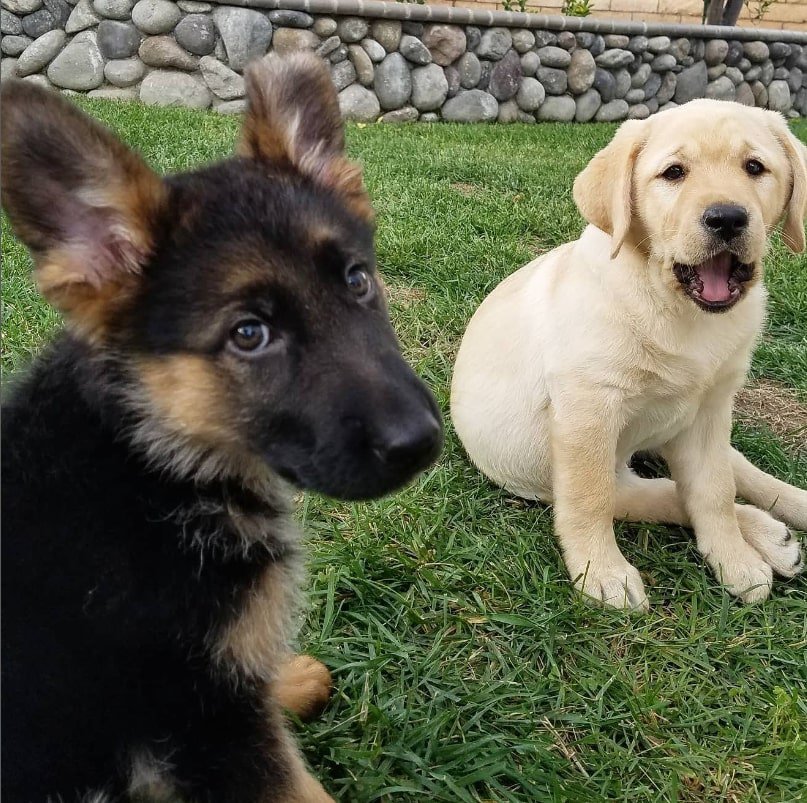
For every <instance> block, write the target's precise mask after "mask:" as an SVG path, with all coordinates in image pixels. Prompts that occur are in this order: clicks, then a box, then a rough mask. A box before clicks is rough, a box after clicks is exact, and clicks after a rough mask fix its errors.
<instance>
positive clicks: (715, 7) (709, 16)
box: [706, 0, 723, 25]
mask: <svg viewBox="0 0 807 803" xmlns="http://www.w3.org/2000/svg"><path fill="white" fill-rule="evenodd" d="M722 22H723V0H710V2H709V8H708V10H707V11H706V24H707V25H720V24H721V23H722Z"/></svg>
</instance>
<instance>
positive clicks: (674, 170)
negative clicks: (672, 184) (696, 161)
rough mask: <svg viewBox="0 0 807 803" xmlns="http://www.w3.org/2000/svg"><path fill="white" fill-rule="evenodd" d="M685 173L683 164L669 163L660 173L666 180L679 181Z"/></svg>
mask: <svg viewBox="0 0 807 803" xmlns="http://www.w3.org/2000/svg"><path fill="white" fill-rule="evenodd" d="M685 175H686V170H684V167H683V165H670V166H669V167H668V168H667V169H666V170H665V171H664V172H663V173H662V174H661V177H662V178H663V179H666V180H667V181H679V180H680V179H682V178H683V177H684V176H685Z"/></svg>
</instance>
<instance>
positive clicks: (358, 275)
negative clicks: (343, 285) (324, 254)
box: [345, 265, 373, 298]
mask: <svg viewBox="0 0 807 803" xmlns="http://www.w3.org/2000/svg"><path fill="white" fill-rule="evenodd" d="M345 281H346V282H347V286H348V289H349V290H350V292H351V293H353V295H354V296H356V297H357V298H366V297H367V296H368V295H369V294H370V291H371V290H372V289H373V280H372V279H371V278H370V274H368V273H367V271H366V270H365V269H364V268H362V267H361V266H360V265H354V266H353V267H351V268H348V271H347V275H346V276H345Z"/></svg>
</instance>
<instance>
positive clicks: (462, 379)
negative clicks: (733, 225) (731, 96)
mask: <svg viewBox="0 0 807 803" xmlns="http://www.w3.org/2000/svg"><path fill="white" fill-rule="evenodd" d="M749 159H756V160H758V161H760V162H762V164H763V165H764V166H765V168H766V171H765V172H764V173H763V174H762V175H759V176H752V175H749V173H748V172H747V170H746V163H747V161H748V160H749ZM672 163H677V164H682V165H683V166H684V167H685V168H686V175H685V177H684V178H683V179H681V180H680V181H670V180H667V179H665V178H663V177H662V175H661V174H662V173H663V172H664V171H665V170H666V169H667V167H669V165H670V164H672ZM574 195H575V200H576V202H577V204H578V206H579V208H580V210H581V212H582V214H583V215H584V217H585V218H586V219H587V220H588V221H589V223H590V224H591V225H589V226H588V227H587V228H586V229H585V231H584V232H583V234H582V236H581V237H580V239H579V240H576V241H575V242H572V243H568V244H566V245H563V246H560V247H559V248H556V249H555V250H554V251H551V252H550V253H548V254H546V255H544V256H541V257H539V258H538V259H536V260H534V261H533V262H531V263H529V264H528V265H526V266H525V267H523V268H522V269H521V270H519V271H517V272H516V273H514V274H513V275H512V276H510V277H509V278H508V279H506V280H505V281H503V282H502V283H501V284H500V285H499V286H498V287H497V288H496V289H495V290H494V291H493V292H492V293H491V294H490V295H489V296H488V297H487V298H486V299H485V301H484V302H483V303H482V305H481V306H480V308H479V309H478V310H477V312H476V314H475V315H474V317H473V319H472V320H471V322H470V324H469V326H468V330H467V331H466V333H465V337H464V339H463V342H462V346H461V348H460V351H459V355H458V357H457V363H456V367H455V371H454V378H453V383H452V393H451V409H452V416H453V422H454V426H455V428H456V430H457V433H458V434H459V437H460V439H461V440H462V442H463V444H464V446H465V448H466V450H467V452H468V454H469V456H470V457H471V459H472V460H473V462H474V463H475V464H476V465H477V466H478V467H479V468H480V469H481V470H482V471H483V472H484V473H485V474H486V475H487V476H488V477H489V478H490V479H492V480H493V481H495V482H496V483H498V484H500V485H501V486H503V487H504V488H505V489H507V490H508V491H510V492H512V493H514V494H517V495H519V496H522V497H525V498H529V499H539V500H542V501H544V502H547V503H552V504H553V505H554V514H555V530H556V533H557V535H558V538H559V540H560V543H561V547H562V549H563V553H564V557H565V560H566V565H567V567H568V570H569V573H570V575H571V577H572V579H573V580H574V582H575V584H576V585H577V587H578V588H579V589H581V590H582V591H583V592H584V593H586V594H587V595H589V596H591V597H593V598H595V599H596V600H599V601H601V602H604V603H606V604H609V605H613V606H615V607H629V608H646V607H647V604H648V603H647V597H646V593H645V589H644V585H643V583H642V580H641V578H640V576H639V572H638V571H637V570H636V569H635V568H634V567H633V566H632V565H631V564H630V563H628V561H627V560H626V559H625V557H624V556H623V555H622V552H621V551H620V549H619V547H618V546H617V543H616V539H615V536H614V528H613V519H614V518H617V519H626V520H629V521H637V520H643V521H656V522H670V523H677V524H681V525H685V526H691V527H692V528H693V529H694V531H695V536H696V540H697V545H698V549H699V550H700V551H701V553H702V554H703V555H704V557H705V559H706V561H707V563H708V564H709V566H710V567H711V568H712V570H713V571H714V573H715V575H716V576H717V577H718V578H719V579H720V580H721V581H722V582H723V583H724V584H725V586H726V587H727V588H728V590H729V591H731V593H733V594H735V595H737V596H739V597H741V598H742V599H743V600H745V601H746V602H753V601H757V600H761V599H764V598H765V597H767V596H768V594H769V592H770V587H771V581H772V575H773V573H774V572H776V573H778V574H781V575H784V576H792V575H794V574H796V573H798V572H799V571H801V568H802V566H803V563H802V558H801V554H800V546H799V543H798V540H797V539H796V538H795V537H793V536H792V535H791V533H790V532H789V530H788V529H787V527H786V526H785V524H784V523H786V524H788V525H790V526H791V527H794V528H797V529H802V530H804V529H807V492H806V491H804V490H800V489H798V488H795V487H792V486H789V485H787V484H786V483H784V482H781V481H779V480H777V479H775V478H773V477H771V476H769V475H767V474H765V473H764V472H762V471H761V470H759V469H758V468H756V467H754V466H753V465H752V464H751V463H749V462H748V461H747V460H746V459H745V458H744V457H743V456H742V455H740V454H739V453H738V452H737V451H736V450H734V449H732V447H731V444H730V433H731V415H732V400H733V396H734V394H735V392H736V391H737V389H738V388H739V387H740V386H741V385H742V384H743V382H744V381H745V378H746V374H747V372H748V368H749V364H750V361H751V353H752V351H753V348H754V344H755V343H756V340H757V338H758V337H759V335H760V332H761V331H762V327H763V324H764V321H765V306H766V292H765V289H764V287H763V285H762V282H761V276H762V259H763V256H764V254H765V251H766V248H767V237H768V234H769V233H770V231H771V229H772V228H773V227H774V226H775V225H776V224H777V223H778V222H779V221H780V220H783V235H784V237H785V241H786V243H787V244H788V245H789V247H790V248H791V249H792V250H794V251H803V250H804V247H805V243H804V239H805V236H804V222H803V221H804V218H805V207H806V206H807V167H805V149H804V147H803V146H802V145H801V143H799V142H798V141H797V140H796V139H795V137H793V135H792V134H791V133H790V132H789V131H788V129H787V127H786V125H785V123H784V120H783V118H782V117H781V116H780V115H778V114H775V113H773V112H767V111H763V110H759V109H749V108H746V107H743V106H740V105H739V104H735V103H725V102H720V101H710V100H700V101H693V102H691V103H689V104H686V105H685V106H682V107H680V108H677V109H673V110H670V111H666V112H662V113H660V114H657V115H654V116H653V117H651V118H649V119H648V120H644V121H631V122H627V123H625V124H623V125H622V126H621V128H620V129H619V131H618V132H617V134H616V136H615V137H614V139H613V141H612V142H611V144H610V145H608V147H606V148H605V149H604V150H603V151H601V152H600V153H599V154H597V155H596V156H595V157H594V159H593V160H592V161H591V162H590V163H589V165H588V166H587V167H586V168H585V170H584V171H583V172H582V173H581V174H580V176H578V178H577V181H576V182H575V187H574ZM717 203H731V204H739V205H742V206H744V207H745V208H746V209H747V210H748V214H749V224H748V228H747V231H746V233H745V235H744V236H743V237H742V239H741V241H740V242H738V243H737V248H736V251H737V254H738V256H739V257H740V258H741V260H742V261H743V262H749V263H753V264H754V265H755V277H754V279H753V280H752V281H751V282H749V283H748V285H747V286H746V291H745V294H744V296H743V297H742V298H741V299H740V300H739V301H738V302H737V303H736V305H735V306H734V307H732V308H731V309H730V310H728V311H725V312H723V313H714V312H709V311H705V310H703V309H701V308H699V307H698V306H697V305H696V304H695V302H694V301H693V300H692V299H691V298H690V297H688V296H687V295H686V294H685V293H684V291H683V287H682V286H681V284H680V283H679V282H678V280H677V279H676V277H675V275H674V273H673V263H674V262H680V263H684V264H697V263H699V262H702V261H703V260H704V259H707V258H708V257H709V256H711V255H712V254H713V253H714V252H715V251H717V250H720V249H718V248H717V247H716V246H715V244H714V241H713V239H710V238H711V235H710V233H709V232H708V230H707V229H706V228H705V227H704V225H703V224H702V223H701V217H702V214H703V211H704V209H705V208H706V207H707V206H709V205H711V204H717ZM639 450H653V451H656V452H658V453H660V454H661V455H663V456H664V458H665V459H666V460H667V462H668V464H669V467H670V471H671V476H672V480H663V479H659V480H646V479H640V478H639V477H637V476H636V475H635V474H634V473H632V472H631V471H630V470H629V469H628V467H627V463H628V461H629V459H630V457H631V455H632V454H634V453H635V452H637V451H639ZM737 495H739V496H741V497H743V498H744V499H745V500H747V501H748V502H750V503H751V505H753V506H750V505H738V504H736V503H735V496H737ZM783 522H784V523H783Z"/></svg>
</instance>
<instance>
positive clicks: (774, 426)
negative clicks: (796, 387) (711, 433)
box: [734, 379, 807, 447]
mask: <svg viewBox="0 0 807 803" xmlns="http://www.w3.org/2000/svg"><path fill="white" fill-rule="evenodd" d="M734 412H735V413H736V415H737V418H738V419H739V420H740V421H745V422H747V423H749V424H759V423H762V424H765V425H766V426H767V427H768V428H769V429H770V430H771V431H772V432H773V433H774V434H775V435H776V436H777V437H779V438H780V439H781V440H782V441H783V442H784V443H785V444H786V445H787V446H789V447H796V446H801V445H803V444H804V442H805V440H807V404H805V403H804V402H803V401H802V400H801V399H800V398H799V397H798V396H797V395H796V394H795V393H794V392H793V391H792V390H791V389H790V388H787V387H785V386H784V385H781V384H779V383H778V382H773V381H772V380H770V379H760V380H758V381H756V382H750V383H749V384H748V385H746V386H745V387H743V388H741V389H740V391H739V393H738V394H737V396H736V398H735V399H734Z"/></svg>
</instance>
